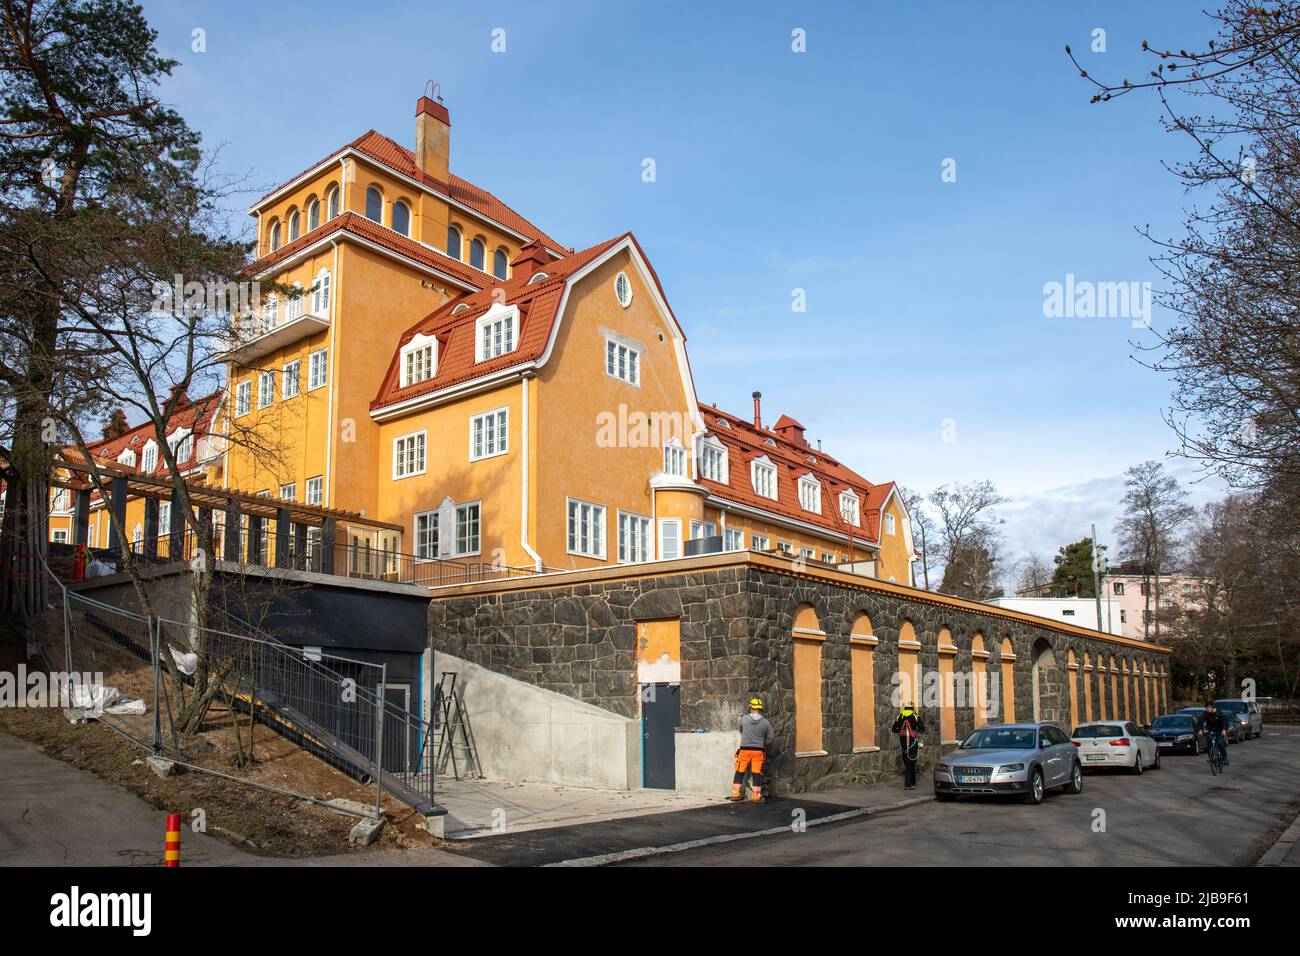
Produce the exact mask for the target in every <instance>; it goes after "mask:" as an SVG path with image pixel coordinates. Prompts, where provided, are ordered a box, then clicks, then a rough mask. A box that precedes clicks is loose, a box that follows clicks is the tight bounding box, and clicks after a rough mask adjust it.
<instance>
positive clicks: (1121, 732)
mask: <svg viewBox="0 0 1300 956" xmlns="http://www.w3.org/2000/svg"><path fill="white" fill-rule="evenodd" d="M1070 741H1071V742H1072V743H1073V744H1074V746H1075V747H1077V748H1078V750H1079V762H1080V763H1081V764H1083V766H1084V768H1085V769H1086V768H1088V767H1124V768H1126V769H1127V770H1128V771H1129V772H1130V773H1141V772H1142V771H1143V770H1159V769H1160V747H1159V745H1158V744H1157V743H1156V742H1155V739H1154V738H1153V737H1152V736H1151V734H1150V733H1149V732H1148V731H1147V729H1146V728H1145V727H1139V726H1138V725H1137V724H1135V723H1133V721H1131V720H1094V721H1089V722H1088V723H1086V724H1080V725H1079V726H1077V727H1075V728H1074V733H1072V734H1071V735H1070Z"/></svg>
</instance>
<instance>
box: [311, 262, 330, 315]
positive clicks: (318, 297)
mask: <svg viewBox="0 0 1300 956" xmlns="http://www.w3.org/2000/svg"><path fill="white" fill-rule="evenodd" d="M329 311H330V271H329V270H328V269H322V270H321V271H320V272H318V273H316V278H315V279H313V280H312V284H311V314H312V315H315V316H319V317H320V318H322V319H324V318H328V317H329Z"/></svg>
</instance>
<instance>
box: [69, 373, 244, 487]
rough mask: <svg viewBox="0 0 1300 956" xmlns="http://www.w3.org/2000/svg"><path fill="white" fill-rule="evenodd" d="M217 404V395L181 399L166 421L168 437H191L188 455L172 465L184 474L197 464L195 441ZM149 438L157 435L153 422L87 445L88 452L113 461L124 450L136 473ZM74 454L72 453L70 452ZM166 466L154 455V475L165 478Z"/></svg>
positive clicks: (219, 393)
mask: <svg viewBox="0 0 1300 956" xmlns="http://www.w3.org/2000/svg"><path fill="white" fill-rule="evenodd" d="M220 405H221V392H219V391H218V392H213V393H212V394H211V395H205V396H203V397H202V398H196V399H194V400H193V401H187V400H185V399H182V400H181V404H180V405H179V406H178V407H177V409H176V411H175V412H173V413H172V416H171V418H169V419H168V420H167V429H166V434H167V435H170V434H171V433H172V432H174V431H176V429H178V428H188V429H189V430H190V432H191V433H192V434H193V435H194V441H193V442H192V443H191V449H190V456H189V457H188V458H187V459H185V460H184V461H178V462H177V463H176V464H177V466H178V467H179V468H180V469H181V471H185V470H186V469H189V468H193V467H194V466H195V465H197V464H198V454H199V439H200V438H202V437H203V436H204V435H206V434H208V430H209V429H210V428H211V426H212V418H213V416H214V415H215V414H216V411H217V409H218V408H219V407H220ZM150 438H152V439H154V441H155V442H156V441H157V440H158V434H157V432H156V431H155V430H154V426H153V422H145V423H144V424H142V425H136V426H135V427H134V428H131V429H128V430H127V431H125V432H123V433H122V434H121V435H118V436H117V437H116V438H108V439H102V440H100V441H97V442H91V443H90V445H89V446H88V447H89V449H90V453H91V454H92V455H94V456H95V457H96V458H101V459H103V460H104V461H116V460H117V456H118V455H120V454H122V452H124V451H126V450H128V449H129V450H131V451H133V452H135V460H136V470H137V471H138V470H139V466H140V455H141V452H142V451H143V449H144V446H145V445H146V444H148V442H149V439H150ZM74 454H75V452H74ZM166 473H167V465H166V463H165V462H164V461H163V456H162V454H161V452H160V453H159V455H158V467H157V468H156V469H154V474H161V475H165V474H166Z"/></svg>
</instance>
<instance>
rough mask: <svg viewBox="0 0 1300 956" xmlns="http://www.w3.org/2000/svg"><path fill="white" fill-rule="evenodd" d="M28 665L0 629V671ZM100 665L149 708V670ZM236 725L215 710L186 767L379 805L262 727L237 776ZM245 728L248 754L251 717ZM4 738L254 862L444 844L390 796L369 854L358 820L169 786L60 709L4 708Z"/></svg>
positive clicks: (139, 752)
mask: <svg viewBox="0 0 1300 956" xmlns="http://www.w3.org/2000/svg"><path fill="white" fill-rule="evenodd" d="M23 656H24V650H23V645H22V642H21V640H19V639H18V637H17V635H16V633H15V632H14V630H13V629H12V627H11V626H10V625H9V623H8V622H7V621H3V620H0V668H3V669H6V670H13V669H14V668H16V666H17V664H18V663H20V662H21V661H22V660H23ZM110 656H112V655H110ZM96 663H97V664H100V663H102V664H103V665H104V666H103V667H102V672H103V673H104V678H105V683H106V684H108V685H110V686H116V687H119V688H120V689H122V690H123V692H124V693H126V694H127V696H135V697H144V699H145V700H146V703H147V704H148V705H149V706H152V700H151V699H150V697H149V696H148V695H147V689H148V687H149V675H148V672H147V667H144V666H142V665H141V666H136V665H135V664H134V662H129V661H127V662H123V661H122V660H110V659H108V657H106V658H105V659H104V660H103V661H102V662H96ZM26 664H27V668H28V671H29V672H30V671H31V670H32V669H33V668H34V667H36V666H37V663H36V662H34V661H27V662H26ZM151 721H152V716H151V715H149V716H145V717H134V718H124V719H120V721H119V723H118V726H121V727H123V728H125V729H126V730H127V731H128V732H130V733H131V734H132V735H133V736H137V737H138V738H142V739H144V740H148V739H149V731H148V728H149V727H150V726H151V723H150V722H151ZM232 724H233V721H232V715H231V714H230V713H229V712H227V711H225V710H224V709H223V708H221V707H220V706H216V707H214V708H213V709H212V711H211V712H210V716H209V719H208V722H207V725H205V728H204V730H203V732H201V733H199V734H197V735H195V736H194V737H192V738H190V739H189V740H188V741H187V742H186V744H185V753H186V756H187V757H188V758H189V762H192V763H196V764H199V765H201V766H204V767H211V768H213V769H216V770H219V771H221V772H223V773H228V774H233V775H237V776H239V777H241V778H246V779H249V780H252V781H256V782H258V783H262V784H266V785H269V786H274V787H279V788H281V789H285V790H292V791H294V792H297V793H304V794H310V795H312V796H315V797H318V798H319V799H322V800H330V799H335V798H342V799H347V800H353V801H356V802H358V803H361V804H363V805H367V806H369V805H371V804H373V802H374V799H375V791H374V788H373V787H363V786H362V785H361V784H360V783H358V782H357V781H355V780H353V779H351V778H350V777H348V776H347V775H345V774H343V773H341V772H339V771H338V770H335V769H334V768H333V767H330V766H329V765H328V764H326V763H324V762H323V761H321V760H319V759H317V758H316V757H314V756H312V755H311V754H308V753H306V752H305V751H303V750H301V749H299V748H298V747H296V746H294V745H293V744H291V743H289V742H288V741H286V740H284V739H283V738H281V737H278V736H276V735H275V734H274V733H272V732H271V731H270V730H269V729H267V728H266V727H264V726H258V727H257V728H256V730H255V738H254V739H255V743H256V746H255V748H254V754H255V757H256V760H255V762H254V764H253V765H251V766H245V767H243V768H239V767H236V765H235V756H236V754H237V749H238V748H237V746H236V741H235V735H234V728H233V726H232ZM241 729H242V733H243V735H244V741H245V747H247V734H248V728H247V720H246V718H245V719H244V721H243V724H242V726H241ZM0 730H3V731H5V732H7V733H11V734H13V735H14V736H15V737H19V738H21V739H23V740H26V741H28V742H30V743H32V744H34V745H35V746H36V747H38V748H39V749H40V750H41V751H42V752H44V753H46V754H48V755H49V756H51V757H55V758H57V759H59V760H63V761H65V762H67V763H70V764H72V765H73V766H76V767H79V768H81V769H83V770H88V771H90V772H91V773H94V774H95V775H96V776H98V777H100V778H101V779H104V780H107V781H109V782H111V783H116V784H119V785H121V786H123V787H125V788H126V789H127V790H129V791H131V792H132V793H134V794H135V795H137V796H138V797H140V798H141V799H143V800H145V801H146V802H147V803H149V804H151V805H152V806H155V807H157V808H158V809H160V810H167V811H170V812H174V813H180V814H182V815H183V816H184V818H185V819H187V820H188V819H189V818H190V812H191V811H192V810H194V809H196V808H201V809H202V810H203V811H204V813H205V815H206V820H207V831H208V833H209V834H211V835H213V836H216V837H219V838H221V839H223V840H226V841H227V842H229V843H232V844H234V845H236V846H239V847H240V848H242V849H245V850H247V851H248V852H250V853H256V854H261V855H266V856H277V857H310V856H323V855H335V854H339V853H347V852H352V853H366V852H373V851H374V850H377V849H391V848H394V847H414V846H442V845H443V844H442V842H441V841H439V840H437V839H435V838H434V837H432V836H430V835H429V834H428V833H426V832H425V831H424V829H423V822H424V821H423V817H421V816H419V815H418V814H416V813H415V812H414V811H413V810H411V809H410V808H409V807H407V806H405V805H404V804H401V803H398V802H397V801H394V800H392V798H390V797H389V796H388V795H387V794H385V795H384V801H383V803H382V807H383V810H384V815H385V821H386V822H385V826H384V828H383V830H382V831H381V833H380V836H379V838H378V839H377V840H376V841H375V842H374V843H373V844H372V845H371V846H369V847H354V846H352V845H351V844H349V842H348V832H349V830H351V828H352V826H353V825H354V824H355V823H356V819H357V818H356V817H354V816H351V815H345V814H341V813H337V812H335V811H332V810H328V809H326V808H324V807H321V806H318V805H316V804H314V803H311V802H310V801H307V800H301V799H296V798H293V797H289V796H285V795H281V794H277V793H272V792H271V791H268V790H265V789H262V788H260V787H254V786H250V785H248V784H245V783H240V782H236V781H234V780H228V779H225V778H222V777H217V776H214V775H212V774H208V773H203V772H201V771H195V770H188V769H187V770H183V772H181V773H178V774H177V775H175V776H172V777H167V778H161V777H158V776H157V775H156V774H154V773H153V771H151V770H150V769H149V767H148V766H147V764H146V763H145V758H146V757H147V756H148V755H149V754H148V751H147V750H145V749H142V748H141V747H139V746H137V745H136V744H135V743H132V742H131V741H129V740H127V739H125V738H124V737H123V736H122V735H121V734H119V733H117V732H115V731H114V730H113V729H111V728H110V727H108V726H104V725H103V724H101V723H99V722H95V721H92V722H90V723H87V724H83V725H81V726H73V725H72V724H70V723H69V722H68V720H67V718H66V717H64V715H63V711H62V710H60V709H57V708H40V709H28V708H0Z"/></svg>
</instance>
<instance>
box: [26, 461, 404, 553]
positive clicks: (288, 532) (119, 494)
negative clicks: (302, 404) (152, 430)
mask: <svg viewBox="0 0 1300 956" xmlns="http://www.w3.org/2000/svg"><path fill="white" fill-rule="evenodd" d="M60 472H66V473H67V474H68V475H69V476H70V477H63V476H62V475H61V474H60ZM94 472H98V473H99V475H100V477H101V479H103V480H104V481H105V482H106V484H107V485H108V501H107V507H108V509H109V510H110V511H111V512H112V513H113V514H114V515H116V517H117V522H116V523H110V525H109V539H108V546H109V547H110V548H117V547H118V546H119V542H118V539H117V527H118V526H123V527H125V525H126V505H127V501H128V500H129V499H131V498H142V499H144V547H145V557H147V558H150V559H153V558H157V557H159V555H158V553H157V546H158V532H159V528H158V521H159V514H160V509H159V505H160V504H161V503H162V502H163V501H170V502H171V508H170V511H169V522H168V528H167V537H168V554H167V557H168V558H171V559H174V560H184V558H185V553H184V546H185V541H184V539H185V531H186V522H185V515H184V511H183V510H182V508H181V505H180V492H179V491H178V490H177V488H176V486H175V483H174V482H173V481H172V479H170V478H161V477H158V476H156V475H145V474H141V473H140V472H139V471H137V470H136V469H135V468H132V467H130V466H128V465H123V464H121V463H120V462H116V461H114V462H108V461H99V460H96V461H95V462H94V463H93V464H91V463H89V462H87V461H86V460H85V459H84V458H83V457H82V456H80V455H76V456H69V455H68V454H67V453H64V454H60V455H57V456H56V457H55V459H54V463H53V473H52V475H51V480H50V484H51V486H52V487H55V488H66V489H68V490H70V491H72V492H73V493H74V494H75V496H76V504H75V507H74V509H73V544H77V545H85V544H88V543H89V537H90V506H91V498H92V493H93V492H96V491H98V488H97V487H96V486H95V484H94V483H93V482H92V480H91V478H90V476H91V475H92V474H93V473H94ZM185 491H186V494H187V495H188V496H189V499H190V502H191V505H192V506H193V507H194V508H195V509H196V511H197V514H198V518H199V521H200V522H201V523H204V524H206V525H207V527H208V528H209V529H212V528H213V515H214V514H216V513H221V514H223V515H224V516H225V528H226V529H231V528H240V527H241V525H242V523H243V520H244V519H247V522H248V534H247V541H246V552H247V553H246V554H244V555H241V553H240V552H241V541H240V535H239V534H233V535H232V534H223V541H222V554H221V557H222V558H224V559H225V560H227V561H240V560H241V559H243V560H247V562H248V563H250V564H261V563H262V558H261V542H262V529H263V527H268V526H270V523H272V522H273V523H274V528H275V543H276V545H275V566H276V567H285V568H287V567H289V566H290V564H289V560H290V555H291V554H293V553H298V554H305V553H306V549H307V531H308V529H309V528H319V529H320V530H321V536H320V547H321V555H320V570H321V571H322V573H325V574H332V573H334V547H335V540H336V536H337V529H338V523H339V522H340V521H344V522H347V523H348V524H351V525H360V526H363V527H365V528H367V529H370V530H375V531H398V532H400V531H402V530H403V527H402V525H400V524H394V523H392V522H389V521H377V520H375V519H373V518H367V517H365V516H364V515H362V514H361V513H360V512H356V511H346V510H343V509H340V508H326V507H323V506H321V505H309V504H304V503H302V502H299V501H288V500H285V499H283V498H276V497H272V496H270V495H264V494H252V493H250V492H247V491H241V490H239V489H231V488H215V487H213V486H211V485H209V484H208V483H207V482H206V481H204V480H202V479H198V480H194V479H187V480H186V481H185Z"/></svg>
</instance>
